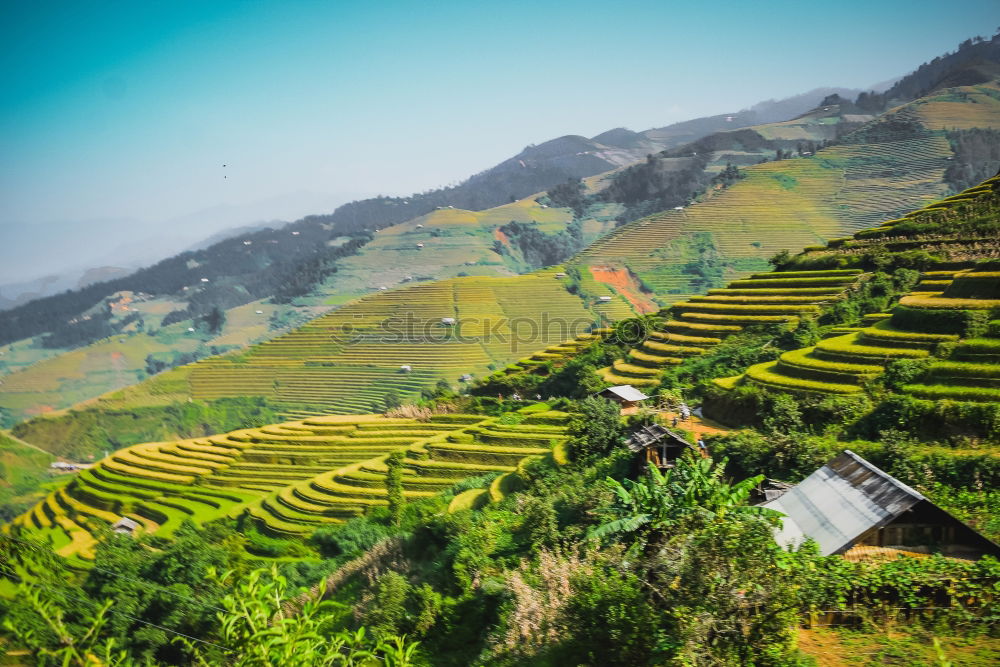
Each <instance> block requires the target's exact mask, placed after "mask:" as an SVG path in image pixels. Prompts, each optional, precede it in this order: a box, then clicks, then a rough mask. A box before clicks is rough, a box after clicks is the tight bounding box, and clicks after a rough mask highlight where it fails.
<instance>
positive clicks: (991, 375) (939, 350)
mask: <svg viewBox="0 0 1000 667" xmlns="http://www.w3.org/2000/svg"><path fill="white" fill-rule="evenodd" d="M998 184H1000V178H998V177H994V178H992V179H989V180H988V181H986V182H985V183H983V184H981V185H979V186H977V187H974V188H971V189H969V190H966V191H964V192H962V193H960V194H958V195H955V196H953V197H948V198H947V199H944V200H942V201H940V202H936V203H934V204H931V205H929V206H927V207H924V208H922V209H919V210H917V211H914V212H912V213H909V214H907V215H906V216H903V217H902V218H899V219H895V220H890V221H888V222H885V223H883V224H882V225H881V226H879V227H876V228H873V229H868V230H863V231H860V232H858V233H856V234H855V235H854V237H851V238H847V239H838V240H835V241H834V242H832V243H831V244H830V245H829V246H828V247H827V248H824V249H822V250H818V251H812V252H807V253H804V254H803V255H801V256H800V257H799V258H796V260H795V263H798V264H801V265H807V264H813V265H815V264H830V263H841V264H844V263H851V262H856V261H859V260H860V258H862V257H863V256H865V255H866V253H868V256H869V257H871V252H872V250H873V249H874V248H880V249H881V250H879V251H878V252H879V253H885V252H888V253H909V255H910V256H912V257H927V258H933V259H934V263H933V265H932V266H933V268H931V269H929V270H925V271H923V272H922V273H921V274H920V281H919V282H918V283H917V284H916V286H915V287H914V289H913V291H912V292H910V293H909V294H907V295H905V296H903V297H902V298H901V299H900V300H899V303H898V305H896V306H895V307H894V308H893V309H892V311H891V312H890V313H873V314H870V315H868V316H866V322H864V323H863V324H866V325H867V326H863V327H856V328H846V329H839V330H836V329H835V330H834V331H833V332H831V333H832V335H831V336H830V337H828V338H826V339H824V340H821V341H819V342H818V343H817V344H816V345H814V346H810V347H807V348H803V349H799V350H794V351H790V352H785V353H784V354H782V355H781V357H780V358H779V359H778V360H777V361H773V362H766V363H762V364H757V365H755V366H752V367H750V368H749V369H747V371H746V373H745V374H743V375H740V376H736V377H731V378H724V379H720V380H716V383H717V384H718V385H719V386H721V387H723V388H731V387H733V386H736V385H738V384H742V383H752V384H756V385H760V386H763V387H767V388H770V389H776V390H780V391H788V392H807V393H818V394H824V393H825V394H846V395H849V394H860V393H862V392H864V391H865V390H866V387H867V385H868V384H869V383H870V382H872V381H873V380H874V379H875V378H877V377H878V376H880V375H882V374H883V373H885V372H886V369H887V368H888V367H889V366H890V365H895V366H896V367H897V368H904V367H907V366H908V367H909V368H910V370H911V375H912V378H911V380H910V381H909V382H906V383H904V384H902V385H901V386H900V389H901V391H903V392H904V393H907V394H910V395H912V396H915V397H918V398H924V399H932V400H938V399H949V400H955V401H996V400H998V398H1000V392H998V388H1000V384H998V380H997V378H998V377H1000V365H998V362H1000V356H998V351H1000V321H998V319H997V316H998V315H1000V287H998V286H1000V272H997V271H995V270H992V269H991V266H992V265H993V264H995V260H996V259H997V258H998V257H1000V241H998V237H997V233H996V223H995V217H991V214H992V216H995V212H996V210H997V191H996V187H997V185H998ZM773 275H775V276H780V275H786V274H785V273H776V274H773Z"/></svg>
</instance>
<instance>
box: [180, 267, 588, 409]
mask: <svg viewBox="0 0 1000 667" xmlns="http://www.w3.org/2000/svg"><path fill="white" fill-rule="evenodd" d="M448 318H451V319H452V320H453V323H450V322H446V321H445V320H447V319H448ZM594 319H595V315H594V314H593V313H592V312H589V311H587V310H585V309H584V307H583V302H582V301H581V300H580V298H579V297H576V296H574V295H572V294H570V293H569V292H567V291H566V290H565V288H564V287H563V285H562V284H561V283H560V281H559V280H557V279H556V278H555V277H554V275H553V274H552V273H551V272H542V273H538V274H533V275H530V276H521V277H518V278H499V277H480V278H475V279H473V278H456V279H453V280H449V281H442V282H437V283H432V284H425V285H416V286H413V287H409V288H404V289H400V290H393V291H385V292H381V293H378V294H375V295H372V296H370V297H368V298H365V299H362V300H360V301H358V302H356V303H354V304H351V305H348V306H345V307H344V308H341V309H338V310H336V311H334V312H332V313H329V314H327V315H324V316H322V317H320V318H317V319H316V320H313V321H312V322H310V323H308V324H307V325H305V326H304V327H302V328H300V329H298V330H296V331H293V332H292V333H289V334H286V335H284V336H280V337H278V338H276V339H273V340H271V341H268V342H266V343H264V344H262V345H259V346H257V347H256V348H254V349H252V350H251V351H250V352H248V353H247V354H245V355H242V356H241V357H235V358H217V359H211V360H206V361H205V362H202V363H199V364H196V365H195V366H194V367H192V369H191V370H190V376H189V377H190V380H189V382H190V387H191V395H192V396H193V397H195V398H199V399H214V398H221V397H225V396H241V395H247V394H254V395H262V396H266V397H268V398H270V399H272V400H273V401H274V402H275V403H277V404H279V405H282V404H284V405H288V406H289V409H292V406H306V408H307V410H306V412H305V413H299V412H295V411H294V410H293V411H291V412H289V413H288V414H289V416H304V415H305V414H309V413H312V414H317V413H328V414H351V413H363V412H372V411H378V410H382V409H384V407H386V398H387V396H390V395H391V394H395V395H396V397H397V398H398V399H400V400H404V401H405V400H408V399H412V398H413V397H414V396H416V394H417V393H418V392H419V390H420V389H421V388H423V387H428V386H430V385H432V384H433V383H434V381H436V380H438V379H444V380H446V381H447V382H448V383H449V384H455V383H457V382H458V381H459V380H460V378H461V377H462V376H463V375H465V374H483V373H485V372H488V371H489V370H490V369H491V367H493V368H496V367H501V366H504V365H506V364H507V363H509V362H510V361H513V360H514V359H517V358H518V357H519V356H521V355H523V354H524V353H525V352H528V351H532V350H537V349H539V348H540V347H544V346H546V345H549V344H553V343H561V342H563V341H564V340H567V339H569V338H572V337H573V335H574V334H576V333H580V332H583V331H586V330H587V329H589V328H590V326H592V324H593V321H594ZM404 367H406V368H404Z"/></svg>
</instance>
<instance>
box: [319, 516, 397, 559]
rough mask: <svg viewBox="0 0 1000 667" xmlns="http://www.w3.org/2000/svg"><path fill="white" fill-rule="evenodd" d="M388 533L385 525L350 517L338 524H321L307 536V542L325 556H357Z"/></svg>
mask: <svg viewBox="0 0 1000 667" xmlns="http://www.w3.org/2000/svg"><path fill="white" fill-rule="evenodd" d="M388 535H389V531H388V529H387V528H386V527H385V526H382V525H380V524H377V523H373V522H371V521H368V520H367V519H364V518H357V519H351V520H350V521H348V522H347V523H345V524H343V525H340V526H321V527H319V528H317V529H316V530H315V531H314V532H313V534H312V536H311V537H310V538H309V544H311V545H313V546H315V547H316V548H317V549H319V551H320V553H321V554H323V556H325V557H326V558H338V557H341V558H343V559H347V558H353V557H355V556H359V555H361V554H362V553H364V552H365V551H367V550H368V549H370V548H372V547H373V546H375V544H376V543H377V542H379V541H381V540H383V539H384V538H386V537H387V536H388Z"/></svg>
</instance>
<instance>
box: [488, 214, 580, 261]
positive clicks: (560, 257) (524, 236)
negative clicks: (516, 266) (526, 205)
mask: <svg viewBox="0 0 1000 667" xmlns="http://www.w3.org/2000/svg"><path fill="white" fill-rule="evenodd" d="M500 231H501V232H503V234H504V235H505V236H506V237H507V240H508V241H509V242H510V245H511V246H513V247H514V248H516V249H517V250H518V251H520V253H521V256H522V257H523V258H524V263H525V264H527V265H528V266H529V267H530V268H532V269H537V268H541V267H543V266H553V265H555V264H561V263H562V262H564V261H565V260H567V259H569V258H570V257H572V256H573V255H574V254H575V253H577V252H578V251H580V250H581V249H582V248H583V245H584V242H583V227H582V225H581V224H580V220H579V219H574V220H573V222H571V223H570V224H569V225H567V226H566V229H564V230H562V231H560V232H558V233H556V234H546V233H544V232H542V231H540V230H539V229H538V227H536V226H535V225H533V224H529V223H524V222H517V221H516V220H511V221H510V222H508V223H507V224H506V225H504V226H503V227H501V228H500ZM493 247H494V250H496V252H498V253H501V254H503V253H508V254H509V248H508V246H507V245H506V244H504V243H502V242H501V241H496V242H495V243H494V244H493Z"/></svg>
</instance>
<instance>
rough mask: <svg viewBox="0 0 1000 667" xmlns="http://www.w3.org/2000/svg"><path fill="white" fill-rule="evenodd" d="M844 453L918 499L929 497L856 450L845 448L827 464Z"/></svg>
mask: <svg viewBox="0 0 1000 667" xmlns="http://www.w3.org/2000/svg"><path fill="white" fill-rule="evenodd" d="M844 454H847V455H848V456H850V457H851V458H852V459H854V461H855V462H857V463H859V464H860V465H862V466H864V467H865V468H866V469H867V470H869V471H871V472H872V473H874V474H876V475H878V476H879V477H881V478H882V479H884V480H886V481H887V482H889V483H891V484H892V485H894V486H896V487H897V488H899V489H901V490H902V491H904V492H905V493H907V494H908V495H910V496H913V497H914V498H916V499H917V500H927V498H926V496H924V494H922V493H920V492H919V491H917V490H916V489H914V488H913V487H912V486H909V485H907V484H904V483H903V482H901V481H899V480H898V479H896V478H895V477H893V476H892V475H890V474H889V473H887V472H886V471H884V470H882V469H881V468H879V467H878V466H876V465H875V464H874V463H871V462H870V461H868V460H867V459H865V458H863V457H862V456H860V455H859V454H855V453H854V452H852V451H851V450H849V449H845V450H844V451H843V452H841V453H840V454H839V455H837V456H836V457H834V458H833V459H832V460H831V461H830V462H829V463H827V464H826V465H828V466H829V465H830V463H833V461H836V460H837V458H839V457H840V456H843V455H844Z"/></svg>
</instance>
